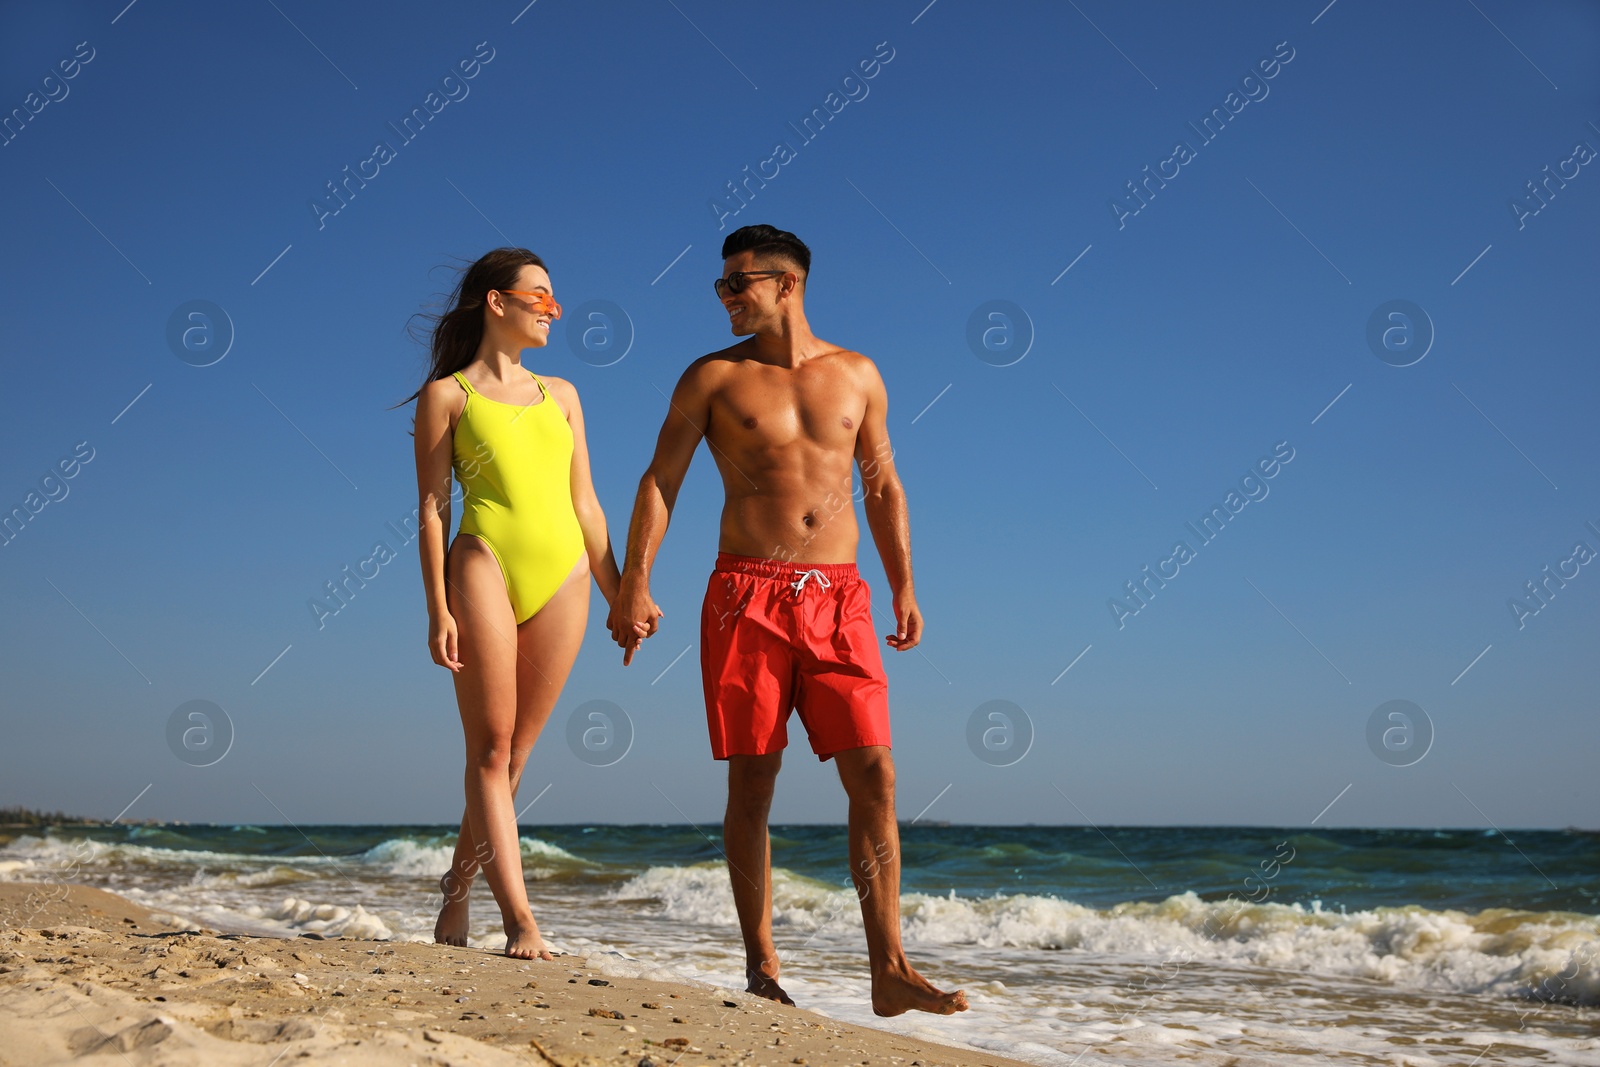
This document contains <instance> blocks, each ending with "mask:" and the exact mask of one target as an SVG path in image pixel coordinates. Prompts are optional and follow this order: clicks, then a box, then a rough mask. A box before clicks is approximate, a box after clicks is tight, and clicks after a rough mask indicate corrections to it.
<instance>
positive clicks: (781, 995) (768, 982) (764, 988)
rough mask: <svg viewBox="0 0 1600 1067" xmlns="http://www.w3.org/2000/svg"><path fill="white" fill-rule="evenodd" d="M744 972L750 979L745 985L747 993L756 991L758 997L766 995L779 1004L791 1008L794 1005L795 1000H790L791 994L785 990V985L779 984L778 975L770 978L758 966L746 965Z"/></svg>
mask: <svg viewBox="0 0 1600 1067" xmlns="http://www.w3.org/2000/svg"><path fill="white" fill-rule="evenodd" d="M744 974H745V977H746V978H747V979H748V980H749V983H748V984H747V985H746V986H745V987H744V991H745V992H746V993H754V994H755V995H756V996H758V997H766V998H767V999H768V1000H776V1001H777V1002H778V1003H779V1004H787V1005H789V1007H791V1008H792V1007H794V1001H792V1000H790V999H789V994H787V993H785V992H784V991H783V986H781V985H779V984H778V979H777V977H776V976H774V977H771V978H768V977H767V976H766V975H764V974H762V973H761V970H760V968H758V967H746V968H745V969H744Z"/></svg>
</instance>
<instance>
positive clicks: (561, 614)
mask: <svg viewBox="0 0 1600 1067" xmlns="http://www.w3.org/2000/svg"><path fill="white" fill-rule="evenodd" d="M588 622H589V559H588V556H584V557H583V558H581V559H579V560H578V562H577V564H576V565H575V566H574V567H573V569H572V572H571V573H570V574H568V575H567V578H566V580H565V581H564V582H563V583H562V585H561V588H560V589H558V590H557V591H556V594H555V595H554V596H553V597H551V598H550V600H549V602H548V603H546V604H545V606H544V607H542V608H540V609H539V611H538V613H537V614H535V615H534V616H533V617H532V618H530V619H529V620H527V621H526V622H524V623H523V624H522V625H521V626H519V627H517V653H518V655H517V718H516V725H515V726H514V727H512V732H511V752H510V767H509V770H510V772H511V794H512V796H513V797H515V796H516V793H517V787H518V786H519V785H521V783H522V769H523V767H524V766H525V765H526V764H527V762H528V754H529V753H530V752H532V751H533V745H534V742H536V741H537V740H538V739H539V734H540V732H541V731H542V730H543V729H544V725H545V723H546V722H548V721H549V719H550V713H551V712H552V711H553V710H554V709H555V705H556V701H557V700H559V699H560V696H561V690H562V687H563V686H565V684H566V681H567V675H568V674H570V673H571V671H572V664H573V662H574V661H575V660H576V659H577V657H578V649H579V648H580V646H581V645H582V644H583V634H584V630H585V628H586V627H587V626H588ZM481 858H482V857H480V856H479V853H478V844H477V842H476V840H474V838H473V836H472V828H471V827H470V826H469V825H468V824H467V819H466V816H465V814H463V815H462V819H461V832H460V835H459V836H458V837H457V839H456V848H455V856H454V858H453V862H452V863H451V865H450V870H449V872H448V873H446V874H445V876H444V878H443V879H441V880H440V889H442V890H443V891H444V894H445V900H446V902H447V903H446V910H447V911H450V912H452V916H451V917H452V919H454V920H455V921H454V923H452V933H453V934H454V935H455V936H454V937H452V938H451V939H450V940H449V941H446V940H445V938H442V937H440V938H437V940H439V941H441V942H443V943H448V944H456V945H465V944H466V943H467V941H466V933H467V930H466V926H467V906H466V903H467V897H468V894H469V893H470V891H471V889H472V883H473V881H474V880H475V878H476V877H477V874H478V870H479V867H480V863H479V861H480V859H481ZM441 921H443V919H442V918H441ZM456 938H459V940H457V939H456Z"/></svg>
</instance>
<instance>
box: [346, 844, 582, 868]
mask: <svg viewBox="0 0 1600 1067" xmlns="http://www.w3.org/2000/svg"><path fill="white" fill-rule="evenodd" d="M518 843H519V844H520V846H521V852H522V863H523V866H524V868H527V867H528V865H529V864H530V863H532V864H534V869H532V870H529V871H528V873H529V874H530V876H533V877H537V876H538V873H543V874H545V875H547V876H548V875H549V874H552V873H555V872H556V871H558V870H561V869H563V868H566V869H570V868H574V867H588V866H593V864H591V863H590V862H589V861H588V860H585V859H581V858H579V857H578V856H574V855H573V854H572V853H570V852H568V851H567V850H566V849H564V848H562V847H561V846H559V845H552V844H551V843H550V842H548V841H541V840H540V839H539V838H537V837H523V838H519V839H518ZM455 847H456V839H455V835H454V834H446V835H440V836H436V837H435V836H430V837H423V838H418V837H394V838H390V839H389V840H387V841H380V842H379V843H378V844H376V845H373V846H372V847H371V848H369V849H367V851H365V852H363V853H362V854H361V855H360V856H359V857H358V860H359V861H360V862H362V863H368V864H372V865H373V866H376V867H379V868H381V869H383V870H385V871H387V872H388V873H390V874H395V875H402V876H407V875H409V876H418V877H422V876H426V877H432V878H437V877H439V876H440V875H442V874H444V872H445V871H448V870H449V869H450V859H451V857H452V856H453V855H454V854H455Z"/></svg>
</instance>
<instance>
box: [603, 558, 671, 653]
mask: <svg viewBox="0 0 1600 1067" xmlns="http://www.w3.org/2000/svg"><path fill="white" fill-rule="evenodd" d="M664 614H665V612H663V611H662V610H661V606H660V605H659V604H657V603H656V602H655V601H654V600H653V599H652V598H651V596H650V585H649V583H648V582H645V581H639V580H636V579H634V578H631V577H629V576H627V575H624V576H623V579H622V584H621V585H620V586H619V587H618V589H617V596H616V599H615V600H613V601H612V602H611V612H610V614H609V615H607V616H606V628H607V629H609V630H610V631H611V639H612V640H614V641H615V642H616V643H617V644H618V646H620V647H621V648H622V665H623V666H624V667H626V666H628V665H629V664H630V663H632V662H633V654H634V653H635V652H637V651H638V650H639V645H640V644H642V643H643V642H644V639H645V638H647V637H650V636H651V635H653V634H654V633H655V632H656V631H657V630H659V629H660V628H661V617H662V615H664Z"/></svg>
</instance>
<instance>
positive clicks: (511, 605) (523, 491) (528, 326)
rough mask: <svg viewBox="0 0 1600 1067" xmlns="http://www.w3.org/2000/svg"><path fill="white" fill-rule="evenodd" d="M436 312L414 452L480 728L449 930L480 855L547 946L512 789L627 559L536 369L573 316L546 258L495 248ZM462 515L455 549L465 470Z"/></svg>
mask: <svg viewBox="0 0 1600 1067" xmlns="http://www.w3.org/2000/svg"><path fill="white" fill-rule="evenodd" d="M449 303H450V310H449V311H447V312H446V313H445V314H443V315H441V316H438V317H437V318H436V319H435V320H434V328H433V334H432V339H431V344H430V348H431V352H432V366H431V368H430V369H429V372H428V382H427V384H426V385H424V386H423V387H422V388H421V389H420V390H418V391H417V392H416V393H414V394H413V398H415V399H416V401H417V418H416V431H415V433H416V459H417V490H418V493H419V495H420V497H421V508H420V510H419V512H418V514H419V516H420V523H421V536H420V538H419V541H420V545H421V553H422V580H423V587H424V589H425V591H426V593H427V601H428V648H429V650H430V651H431V652H432V654H433V661H434V662H435V663H437V664H439V665H440V666H443V667H448V668H449V669H450V670H451V671H452V672H453V675H454V679H455V688H456V702H457V704H458V705H459V706H460V710H461V725H462V727H463V729H464V730H465V732H466V742H467V771H466V793H467V806H466V813H465V815H463V817H462V820H461V833H460V836H459V837H458V838H457V840H456V849H455V856H454V859H453V860H452V861H451V865H450V870H449V871H448V872H446V873H445V875H444V876H443V877H442V878H441V879H440V880H439V888H440V889H441V890H442V891H443V893H444V898H445V899H444V906H443V907H442V908H441V909H440V911H439V919H438V922H437V923H436V925H435V926H434V940H435V941H438V942H440V943H442V944H448V945H465V944H466V943H467V897H468V893H469V891H470V889H471V886H472V879H473V877H474V876H475V875H476V873H477V870H478V867H479V866H480V865H481V866H482V868H483V870H484V874H485V875H486V877H487V878H488V881H489V888H490V890H491V891H492V892H493V893H494V899H495V903H497V904H498V905H499V906H500V917H501V920H502V922H503V924H504V926H505V933H506V949H505V951H506V955H507V956H514V957H517V958H519V959H532V958H535V957H537V958H539V959H546V960H548V959H550V953H549V951H548V950H547V948H546V947H545V944H544V941H543V939H542V938H541V937H540V935H539V925H538V923H537V922H535V921H534V917H533V911H532V909H531V908H530V907H529V905H528V893H527V887H526V886H525V885H524V883H523V875H522V853H521V848H520V846H519V842H518V836H517V823H516V810H515V806H514V805H513V802H512V798H513V797H514V796H515V795H516V792H517V786H518V784H519V782H520V780H521V777H522V768H523V764H524V763H526V761H527V759H528V753H529V751H530V750H531V749H532V748H533V743H534V741H536V740H537V739H538V737H539V731H540V730H542V729H543V728H544V724H545V721H546V720H547V719H548V718H549V717H550V712H551V710H552V709H553V708H554V707H555V703H556V699H557V698H558V697H559V696H560V694H561V687H562V685H563V684H565V682H566V680H567V673H568V672H569V671H570V670H571V669H572V663H573V660H575V659H576V658H577V655H578V646H579V645H580V644H582V642H583V631H584V627H585V626H586V625H587V623H588V615H589V576H590V575H591V574H593V576H594V580H595V583H596V584H597V585H598V586H599V587H600V593H601V595H602V596H604V597H605V598H606V603H607V604H610V603H611V601H612V600H613V598H614V597H615V595H616V591H617V583H618V575H617V562H616V559H615V557H614V556H613V554H612V550H611V543H610V539H609V538H608V537H607V535H606V519H605V515H604V514H603V513H602V512H601V510H600V502H599V500H598V499H597V498H596V497H595V492H594V485H593V483H592V481H591V480H590V477H589V452H588V447H587V445H586V443H585V439H584V430H583V409H582V408H581V407H580V406H579V404H578V392H577V390H576V389H574V388H573V387H572V385H571V383H569V382H566V381H563V380H561V379H560V378H553V377H547V378H541V377H539V376H538V375H536V374H534V373H533V372H532V371H531V370H529V369H528V368H526V367H524V366H523V365H522V362H521V354H522V352H523V350H524V349H528V348H542V347H544V346H545V345H546V344H547V343H548V342H549V336H550V323H551V322H552V321H553V320H554V319H557V318H560V317H561V308H560V305H558V304H557V303H556V302H555V299H554V294H553V293H552V291H551V288H550V276H549V274H548V273H547V272H546V270H545V266H544V263H543V261H542V260H540V258H539V257H538V256H536V255H534V254H533V253H532V252H529V251H528V250H527V249H523V248H497V249H495V250H494V251H492V252H489V253H488V254H486V255H485V256H483V257H482V258H481V259H479V260H478V261H477V262H476V263H474V264H472V265H471V266H470V267H468V268H467V270H466V271H465V272H464V273H463V274H462V276H461V279H460V281H459V282H458V284H457V285H456V288H455V291H454V292H453V293H452V294H451V297H450V301H449ZM452 472H454V474H455V475H456V477H457V478H458V479H459V480H460V482H461V486H462V490H463V499H462V516H461V529H460V531H459V533H458V535H457V537H456V539H455V542H454V544H452V545H451V546H450V550H449V552H448V555H447V554H446V551H445V542H446V540H447V537H448V531H449V529H450V501H451V492H450V478H451V474H452Z"/></svg>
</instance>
